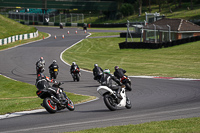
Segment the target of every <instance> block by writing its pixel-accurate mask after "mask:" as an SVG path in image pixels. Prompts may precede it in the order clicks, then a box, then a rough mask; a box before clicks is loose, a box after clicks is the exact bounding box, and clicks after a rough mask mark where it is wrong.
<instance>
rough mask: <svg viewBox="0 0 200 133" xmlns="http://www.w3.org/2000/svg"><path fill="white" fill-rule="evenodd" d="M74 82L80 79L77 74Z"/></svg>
mask: <svg viewBox="0 0 200 133" xmlns="http://www.w3.org/2000/svg"><path fill="white" fill-rule="evenodd" d="M76 80H77V82H78V81H79V80H80V77H79V75H78V74H77V75H76Z"/></svg>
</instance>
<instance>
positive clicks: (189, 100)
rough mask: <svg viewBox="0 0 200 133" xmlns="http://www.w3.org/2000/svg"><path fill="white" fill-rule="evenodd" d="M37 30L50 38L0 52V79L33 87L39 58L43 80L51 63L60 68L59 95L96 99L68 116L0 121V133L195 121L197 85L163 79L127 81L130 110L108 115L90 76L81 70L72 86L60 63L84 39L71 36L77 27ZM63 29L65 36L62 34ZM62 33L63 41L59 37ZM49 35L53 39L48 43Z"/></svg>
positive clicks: (63, 113) (198, 102)
mask: <svg viewBox="0 0 200 133" xmlns="http://www.w3.org/2000/svg"><path fill="white" fill-rule="evenodd" d="M37 28H38V29H39V31H43V32H47V33H50V34H51V35H52V36H51V37H50V38H48V39H45V40H42V41H38V42H33V43H30V44H27V45H22V46H19V47H17V48H13V49H9V50H5V51H0V62H1V64H0V66H1V67H0V74H3V75H6V76H8V77H11V78H13V79H16V80H19V81H22V82H27V83H30V84H35V79H36V75H35V62H36V61H37V60H38V59H39V57H40V56H43V57H44V59H45V60H46V66H45V67H46V68H45V69H46V71H45V73H46V75H48V66H49V65H50V64H51V63H52V60H53V59H56V60H57V62H58V65H59V66H60V72H59V75H58V79H57V80H58V81H62V82H64V83H65V84H64V85H63V88H65V91H68V92H73V93H78V94H84V95H92V96H97V97H99V99H98V100H96V101H93V102H90V103H85V104H81V105H77V106H76V109H75V111H73V112H70V111H68V110H67V109H66V110H62V111H60V112H57V113H55V114H49V113H47V112H39V113H33V114H28V115H23V116H21V117H13V118H8V119H2V120H0V132H7V133H11V132H12V133H13V132H20V133H21V132H29V133H35V132H48V133H50V132H68V131H76V130H83V129H89V128H95V127H107V126H113V125H126V124H138V123H144V122H150V121H161V120H170V119H179V118H188V117H199V116H200V111H199V110H200V88H199V86H200V82H199V81H180V80H165V79H145V78H131V80H132V88H133V91H131V92H128V96H129V97H130V99H131V102H132V106H133V107H132V109H129V110H128V109H125V108H122V109H119V110H117V111H114V112H111V111H109V110H108V109H107V108H106V106H105V105H104V103H103V99H102V98H101V97H100V95H99V94H98V93H97V92H96V88H97V87H98V83H97V82H95V81H94V80H93V76H92V73H88V72H85V71H82V77H81V81H80V82H79V83H77V82H73V81H72V78H71V75H70V74H69V69H70V68H69V66H67V65H66V64H65V63H63V62H62V61H61V60H60V53H61V52H62V51H64V50H65V49H66V48H67V47H70V46H71V45H73V44H74V43H76V42H78V41H80V40H81V39H84V38H85V37H86V34H85V33H84V32H83V31H82V30H78V34H75V30H77V28H68V29H66V28H65V29H59V28H46V27H37ZM68 30H69V31H70V34H67V31H68ZM89 31H90V30H89ZM93 32H95V30H94V31H93ZM63 34H64V35H65V38H64V39H62V38H61V36H62V35H63ZM55 35H56V36H57V39H54V36H55ZM71 56H73V55H71ZM91 65H93V64H91ZM80 67H81V66H80Z"/></svg>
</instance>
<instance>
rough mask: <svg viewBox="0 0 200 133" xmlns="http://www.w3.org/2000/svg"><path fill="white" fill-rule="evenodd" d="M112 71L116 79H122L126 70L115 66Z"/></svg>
mask: <svg viewBox="0 0 200 133" xmlns="http://www.w3.org/2000/svg"><path fill="white" fill-rule="evenodd" d="M114 69H115V72H114V76H115V77H117V78H118V79H120V78H122V77H123V76H124V74H125V73H126V70H124V69H122V68H119V67H118V66H115V67H114Z"/></svg>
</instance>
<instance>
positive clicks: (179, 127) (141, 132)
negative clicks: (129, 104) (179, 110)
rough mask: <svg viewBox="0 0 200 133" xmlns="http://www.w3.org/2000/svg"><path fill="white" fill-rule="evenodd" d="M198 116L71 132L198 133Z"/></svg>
mask: <svg viewBox="0 0 200 133" xmlns="http://www.w3.org/2000/svg"><path fill="white" fill-rule="evenodd" d="M199 131H200V118H188V119H178V120H168V121H161V122H148V123H144V124H137V125H126V126H112V127H106V128H94V129H88V130H82V131H76V132H71V133H199Z"/></svg>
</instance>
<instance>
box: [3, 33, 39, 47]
mask: <svg viewBox="0 0 200 133" xmlns="http://www.w3.org/2000/svg"><path fill="white" fill-rule="evenodd" d="M38 35H39V33H38V30H37V31H36V32H34V33H28V34H22V35H15V36H11V37H8V38H3V39H0V46H1V45H4V44H8V43H11V42H15V41H18V40H24V39H29V38H34V37H37V36H38Z"/></svg>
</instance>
